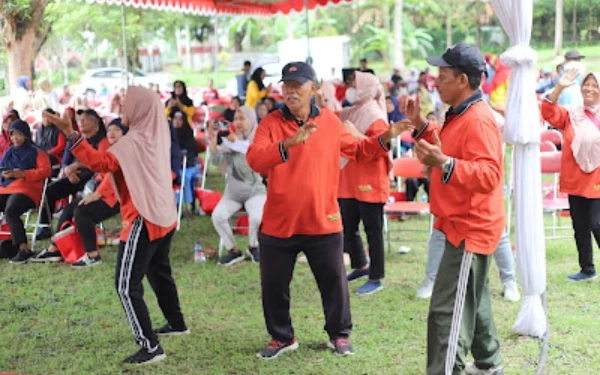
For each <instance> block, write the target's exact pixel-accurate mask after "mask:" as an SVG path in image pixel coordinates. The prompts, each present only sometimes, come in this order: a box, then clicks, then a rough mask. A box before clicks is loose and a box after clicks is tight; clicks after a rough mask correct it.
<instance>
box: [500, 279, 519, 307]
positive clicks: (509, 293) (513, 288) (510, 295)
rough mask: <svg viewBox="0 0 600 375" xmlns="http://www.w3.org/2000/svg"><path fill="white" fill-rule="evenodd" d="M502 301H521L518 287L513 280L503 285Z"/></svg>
mask: <svg viewBox="0 0 600 375" xmlns="http://www.w3.org/2000/svg"><path fill="white" fill-rule="evenodd" d="M504 299H505V300H507V301H511V302H517V301H519V300H520V299H521V293H519V286H518V285H517V283H516V282H515V281H514V280H511V281H508V282H506V283H505V284H504Z"/></svg>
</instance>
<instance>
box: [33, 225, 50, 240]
mask: <svg viewBox="0 0 600 375" xmlns="http://www.w3.org/2000/svg"><path fill="white" fill-rule="evenodd" d="M50 237H52V231H50V228H47V227H46V228H40V229H38V231H37V233H36V234H35V239H36V240H38V241H41V240H47V239H48V238H50Z"/></svg>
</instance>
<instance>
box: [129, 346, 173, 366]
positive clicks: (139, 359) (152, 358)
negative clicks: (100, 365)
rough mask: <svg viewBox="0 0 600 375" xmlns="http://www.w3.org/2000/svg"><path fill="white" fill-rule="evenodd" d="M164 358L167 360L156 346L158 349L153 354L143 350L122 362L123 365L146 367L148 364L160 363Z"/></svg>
mask: <svg viewBox="0 0 600 375" xmlns="http://www.w3.org/2000/svg"><path fill="white" fill-rule="evenodd" d="M165 358H167V355H166V354H165V352H164V351H163V350H162V348H161V347H160V345H158V347H157V348H156V349H154V351H153V352H149V351H148V350H147V349H144V348H142V349H140V350H139V351H138V352H137V353H135V354H134V355H132V356H131V357H129V358H126V359H125V360H124V361H123V364H124V365H135V366H141V365H148V364H150V363H154V362H158V361H162V360H163V359H165Z"/></svg>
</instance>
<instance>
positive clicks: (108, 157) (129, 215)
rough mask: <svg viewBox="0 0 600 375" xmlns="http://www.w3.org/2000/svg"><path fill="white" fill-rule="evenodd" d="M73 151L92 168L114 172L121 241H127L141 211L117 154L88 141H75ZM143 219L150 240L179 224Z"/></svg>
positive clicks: (162, 235)
mask: <svg viewBox="0 0 600 375" xmlns="http://www.w3.org/2000/svg"><path fill="white" fill-rule="evenodd" d="M71 152H72V153H73V155H75V157H76V158H77V159H79V160H81V162H82V163H84V164H85V165H87V166H88V167H89V168H90V169H91V170H93V171H96V172H100V173H108V172H111V173H112V174H113V177H114V180H115V184H116V188H117V191H118V194H119V201H120V202H121V216H122V219H123V223H122V228H123V229H122V230H121V241H127V239H128V237H129V232H130V231H131V226H132V224H133V221H134V220H135V219H136V218H137V217H138V216H140V213H139V211H138V210H137V208H136V207H135V205H134V204H133V200H132V199H131V195H130V194H129V189H128V188H127V183H126V182H125V177H124V176H123V172H122V171H121V166H120V165H119V160H117V158H116V156H114V155H113V154H111V153H109V152H106V151H98V150H95V149H94V148H93V147H92V146H90V145H89V144H88V143H87V142H81V141H80V142H75V143H74V144H73V146H72V147H71ZM174 199H175V198H173V200H174ZM143 219H144V223H145V224H146V228H147V229H148V238H149V240H150V241H154V240H156V239H159V238H162V237H164V236H166V235H167V234H168V233H169V232H170V231H172V230H173V229H174V228H175V227H176V226H177V221H175V222H174V223H173V224H172V225H171V226H169V227H161V226H158V225H156V224H153V223H151V222H149V221H148V220H146V219H145V218H143Z"/></svg>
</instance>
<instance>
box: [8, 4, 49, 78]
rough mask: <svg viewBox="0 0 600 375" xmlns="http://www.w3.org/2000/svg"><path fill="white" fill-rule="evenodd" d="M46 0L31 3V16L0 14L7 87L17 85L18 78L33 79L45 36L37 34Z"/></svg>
mask: <svg viewBox="0 0 600 375" xmlns="http://www.w3.org/2000/svg"><path fill="white" fill-rule="evenodd" d="M47 4H48V2H47V0H32V1H31V9H32V10H31V16H30V17H27V16H28V15H25V14H22V13H13V14H0V16H1V17H3V18H4V30H3V38H2V43H3V45H4V48H5V49H6V52H7V54H8V85H7V86H8V87H9V88H11V89H13V88H14V87H16V85H17V80H18V77H19V76H22V75H27V76H30V77H32V78H34V73H35V72H34V62H35V57H36V56H37V53H38V52H39V50H40V48H41V46H42V45H43V43H44V42H45V40H46V37H47V35H43V37H42V38H41V40H40V38H39V35H38V34H37V32H38V30H39V29H40V25H41V23H42V19H43V15H44V10H45V9H46V5H47Z"/></svg>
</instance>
